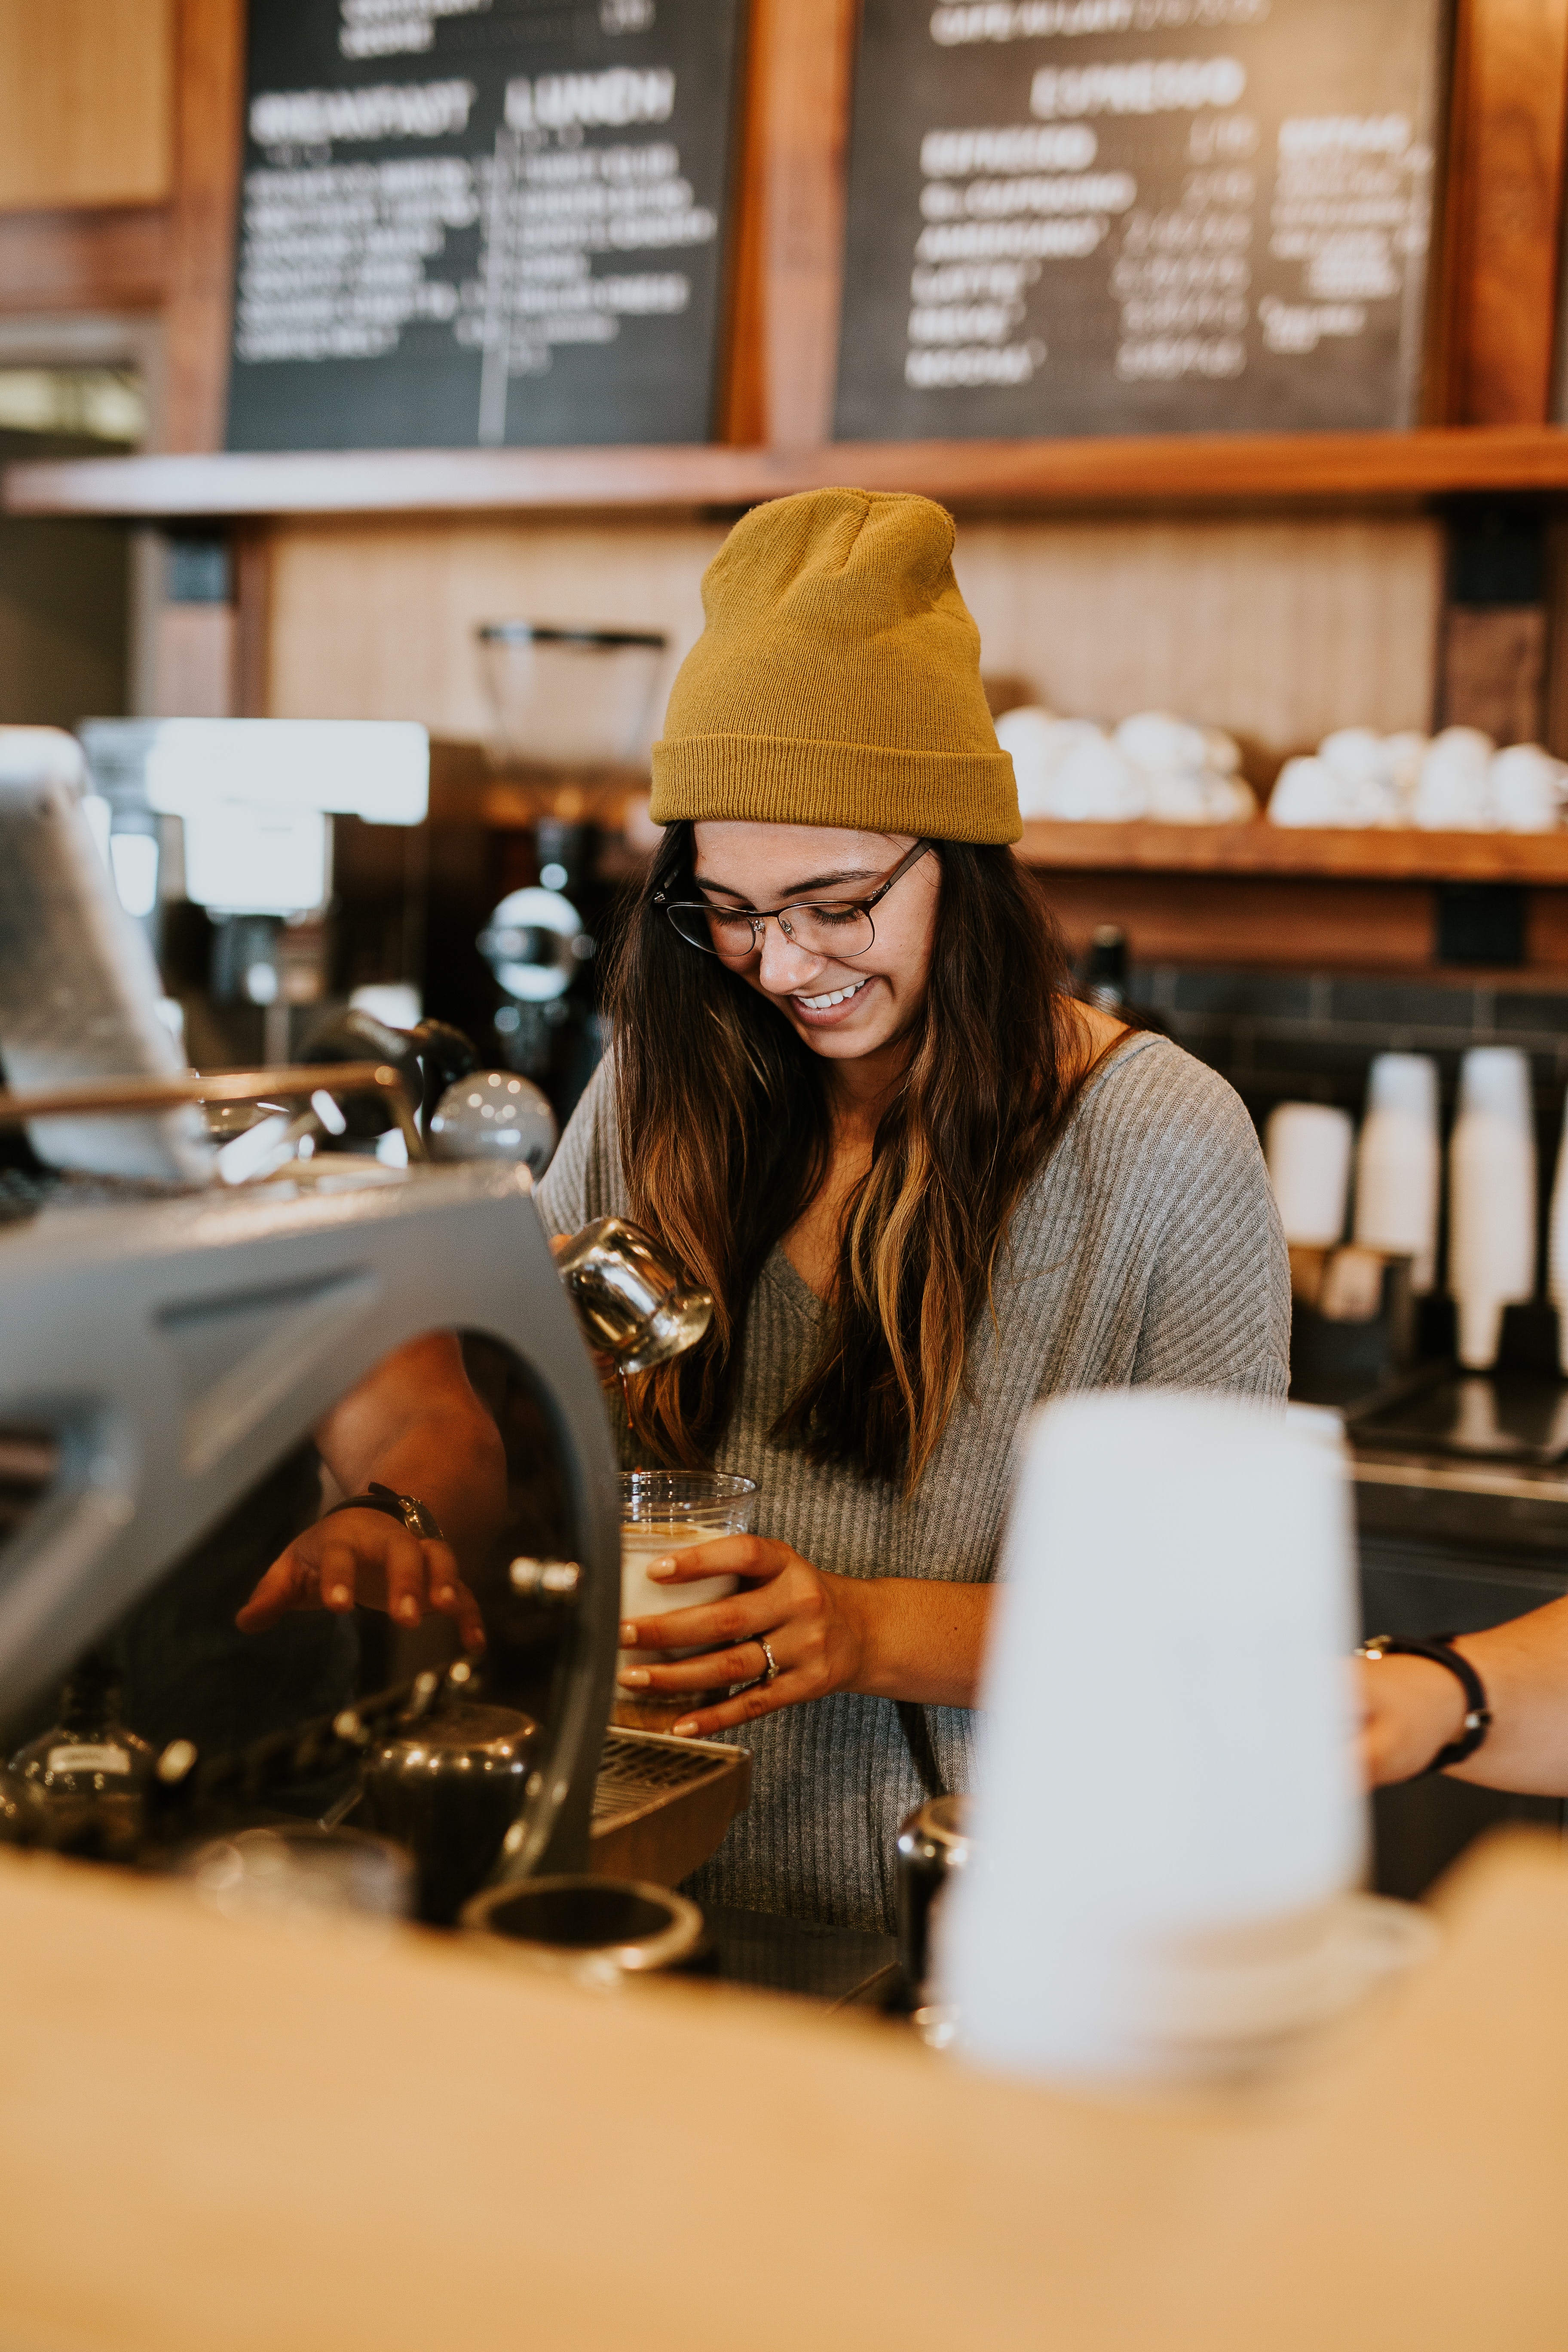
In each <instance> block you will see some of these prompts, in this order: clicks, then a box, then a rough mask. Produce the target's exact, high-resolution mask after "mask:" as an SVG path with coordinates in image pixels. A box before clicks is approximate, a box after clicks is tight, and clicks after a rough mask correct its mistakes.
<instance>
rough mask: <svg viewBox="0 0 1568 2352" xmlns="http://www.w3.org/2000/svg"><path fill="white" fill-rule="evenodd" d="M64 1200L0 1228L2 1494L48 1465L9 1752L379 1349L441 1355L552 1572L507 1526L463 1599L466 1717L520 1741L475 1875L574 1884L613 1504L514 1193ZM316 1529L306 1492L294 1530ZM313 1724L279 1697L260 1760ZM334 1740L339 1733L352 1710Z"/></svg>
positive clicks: (430, 1189)
mask: <svg viewBox="0 0 1568 2352" xmlns="http://www.w3.org/2000/svg"><path fill="white" fill-rule="evenodd" d="M77 1190H78V1192H82V1191H85V1192H86V1195H87V1197H86V1199H85V1201H82V1202H80V1203H79V1204H77V1203H76V1202H73V1197H72V1188H71V1187H70V1186H69V1184H66V1185H64V1186H63V1187H62V1188H61V1190H60V1192H58V1196H57V1197H56V1198H54V1199H53V1200H46V1202H45V1203H44V1205H42V1206H41V1207H38V1208H36V1209H35V1210H34V1211H33V1212H32V1213H29V1214H26V1215H23V1216H18V1217H16V1218H14V1219H12V1220H11V1221H9V1222H5V1223H0V1483H3V1482H4V1475H5V1474H4V1460H5V1446H4V1442H3V1441H4V1437H5V1436H7V1435H8V1436H9V1437H10V1439H11V1441H12V1452H13V1455H14V1456H15V1455H16V1446H17V1440H18V1438H20V1439H22V1440H26V1441H27V1443H28V1444H30V1445H31V1447H32V1457H31V1458H33V1459H35V1460H37V1461H38V1462H47V1472H46V1473H45V1474H44V1475H39V1476H38V1477H37V1480H36V1488H37V1491H36V1493H35V1494H34V1495H33V1496H31V1497H30V1498H29V1499H28V1500H27V1501H26V1505H25V1507H22V1508H20V1509H19V1510H18V1509H16V1508H15V1507H13V1508H12V1510H11V1511H10V1513H9V1517H10V1518H11V1521H12V1526H11V1529H10V1533H9V1538H8V1540H0V1726H3V1727H4V1729H5V1739H6V1743H7V1746H9V1745H10V1743H11V1741H12V1739H13V1738H14V1737H15V1735H16V1729H17V1727H18V1726H19V1725H23V1724H25V1723H26V1721H27V1720H28V1717H29V1714H30V1716H31V1719H32V1721H33V1723H34V1724H35V1725H36V1723H37V1721H38V1720H40V1719H42V1720H47V1719H48V1710H49V1708H50V1706H51V1705H52V1703H53V1698H54V1694H55V1692H56V1690H57V1689H58V1685H59V1683H60V1680H61V1677H62V1676H64V1675H67V1674H68V1672H69V1670H70V1669H71V1668H72V1666H73V1664H74V1663H75V1662H76V1661H78V1660H79V1658H80V1657H81V1656H82V1654H83V1653H84V1651H86V1650H88V1649H89V1648H90V1647H91V1645H93V1644H97V1643H103V1642H105V1641H107V1640H110V1639H112V1638H114V1637H115V1634H116V1629H117V1628H118V1629H123V1628H124V1626H125V1625H126V1624H127V1623H128V1622H130V1623H134V1622H138V1615H139V1612H141V1614H142V1616H145V1613H146V1612H147V1611H148V1610H149V1609H150V1608H155V1607H156V1606H157V1605H158V1600H159V1595H160V1593H161V1592H162V1591H165V1590H166V1589H168V1588H169V1587H170V1584H171V1571H172V1570H176V1564H178V1563H181V1562H182V1561H189V1560H190V1559H192V1558H193V1557H197V1558H199V1557H200V1556H201V1552H202V1547H203V1546H204V1545H206V1544H210V1542H211V1540H212V1538H213V1535H214V1530H215V1529H218V1528H225V1527H226V1528H229V1529H230V1530H231V1531H232V1530H234V1529H236V1528H237V1529H238V1530H239V1534H240V1536H241V1538H243V1536H244V1532H245V1528H246V1526H247V1517H254V1516H255V1515H256V1513H257V1512H258V1511H259V1506H258V1505H257V1506H255V1507H254V1509H253V1502H254V1498H255V1497H257V1496H258V1495H263V1494H265V1493H266V1492H267V1491H268V1480H269V1479H273V1478H275V1475H276V1474H277V1472H278V1470H279V1465H285V1464H287V1463H289V1461H290V1460H291V1459H297V1458H298V1457H299V1455H300V1451H301V1449H308V1448H309V1444H310V1433H311V1431H312V1429H313V1428H314V1427H315V1426H316V1425H317V1424H318V1423H320V1422H321V1419H322V1417H323V1416H324V1415H326V1414H328V1413H329V1412H331V1409H332V1407H333V1406H334V1405H335V1404H337V1403H338V1402H340V1401H341V1400H342V1398H343V1396H344V1395H345V1393H346V1392H347V1391H350V1390H352V1389H353V1388H354V1387H355V1385H356V1384H357V1383H358V1382H360V1381H362V1380H363V1379H364V1377H365V1376H366V1375H367V1374H369V1373H370V1372H371V1371H372V1370H373V1369H374V1367H375V1366H376V1365H377V1364H378V1363H379V1362H381V1360H383V1359H384V1358H385V1357H386V1356H387V1355H388V1354H389V1353H390V1352H391V1351H392V1350H394V1349H397V1348H399V1347H401V1346H403V1345H404V1344H405V1343H406V1342H408V1341H410V1340H412V1339H416V1338H418V1337H420V1336H422V1335H424V1334H426V1333H428V1332H431V1331H435V1330H452V1329H455V1330H457V1331H458V1333H459V1334H460V1335H462V1337H463V1339H464V1341H465V1349H466V1352H468V1353H469V1354H470V1357H471V1356H472V1354H473V1352H474V1351H476V1350H477V1352H478V1354H479V1358H480V1359H481V1360H484V1361H486V1362H489V1364H491V1365H492V1366H500V1367H501V1368H502V1374H503V1375H504V1379H503V1385H508V1386H509V1393H511V1394H513V1395H514V1396H516V1397H519V1398H521V1399H523V1400H525V1402H526V1411H525V1412H523V1413H522V1417H521V1423H519V1427H520V1429H521V1437H519V1438H518V1439H517V1440H516V1446H515V1449H514V1448H511V1447H509V1451H511V1450H520V1451H521V1456H522V1457H523V1458H521V1459H520V1460H518V1461H516V1462H509V1479H510V1478H511V1477H512V1475H513V1473H514V1472H515V1474H516V1479H517V1480H521V1486H522V1487H523V1488H526V1487H527V1486H528V1482H529V1480H530V1478H531V1476H534V1475H537V1474H539V1473H540V1472H544V1473H547V1475H548V1477H549V1479H550V1481H551V1483H552V1494H553V1496H554V1517H555V1523H556V1524H555V1528H554V1532H555V1535H556V1538H557V1543H558V1545H559V1549H560V1552H561V1555H562V1557H561V1559H560V1560H559V1562H558V1564H557V1565H556V1567H555V1568H554V1570H552V1572H549V1573H545V1572H543V1571H542V1570H541V1565H540V1562H539V1560H538V1559H536V1558H525V1557H520V1556H519V1546H520V1544H521V1545H523V1546H527V1545H528V1544H529V1543H530V1528H529V1527H528V1525H527V1524H526V1513H524V1515H523V1517H521V1518H518V1517H515V1516H514V1517H513V1519H512V1520H511V1521H510V1522H509V1525H508V1526H507V1528H505V1529H504V1530H502V1532H501V1535H500V1538H499V1539H498V1541H497V1543H496V1545H495V1546H494V1547H493V1548H492V1549H493V1557H492V1558H491V1559H489V1562H488V1563H487V1564H484V1565H482V1566H481V1567H480V1568H479V1570H478V1571H477V1572H476V1573H474V1574H471V1576H470V1582H471V1583H472V1584H473V1586H474V1590H475V1592H476V1597H477V1598H478V1600H479V1606H480V1610H481V1613H482V1615H483V1618H484V1621H485V1628H486V1635H487V1646H486V1649H485V1652H484V1654H483V1659H482V1664H481V1665H480V1668H479V1677H480V1681H481V1684H482V1696H483V1697H484V1698H485V1699H486V1700H487V1701H489V1702H490V1703H492V1704H493V1705H494V1706H501V1707H521V1708H524V1709H526V1710H527V1712H528V1714H529V1715H530V1716H531V1717H533V1718H534V1720H535V1722H536V1724H537V1726H538V1737H537V1740H536V1744H535V1746H534V1748H533V1750H532V1752H531V1767H532V1769H531V1770H530V1772H529V1774H528V1777H527V1782H526V1794H525V1796H524V1799H523V1801H522V1803H521V1807H520V1808H519V1809H518V1811H517V1812H516V1815H515V1818H514V1821H513V1824H512V1827H511V1831H510V1834H509V1835H508V1837H507V1838H506V1840H505V1850H504V1853H502V1854H501V1855H500V1858H499V1861H498V1863H497V1864H496V1865H495V1867H494V1869H493V1871H492V1872H491V1874H490V1875H492V1876H493V1877H500V1878H504V1877H510V1876H524V1875H530V1874H536V1873H538V1872H539V1871H541V1870H542V1869H549V1870H552V1871H560V1870H578V1869H581V1868H582V1867H583V1866H584V1860H585V1858H586V1853H587V1844H588V1828H589V1819H590V1811H591V1808H592V1805H593V1801H594V1789H595V1773H596V1771H597V1769H598V1767H599V1760H600V1756H601V1752H602V1749H603V1747H604V1740H605V1726H606V1722H607V1718H608V1714H609V1707H610V1700H611V1691H612V1682H613V1676H614V1670H615V1654H616V1625H617V1619H618V1603H619V1558H618V1536H617V1512H616V1481H615V1475H614V1463H613V1457H612V1451H611V1442H610V1436H609V1432H608V1428H607V1424H606V1419H605V1405H604V1399H603V1394H602V1391H601V1389H600V1386H599V1383H598V1381H597V1378H596V1376H595V1370H594V1368H593V1364H592V1362H591V1360H590V1358H589V1355H588V1353H587V1350H586V1349H585V1347H584V1342H583V1339H582V1337H581V1335H580V1332H579V1329H578V1327H577V1322H576V1320H575V1318H574V1311H573V1306H572V1302H571V1300H570V1298H569V1297H568V1294H567V1292H566V1290H565V1289H564V1288H563V1285H562V1282H561V1280H560V1279H559V1277H558V1276H557V1273H556V1270H555V1265H554V1262H553V1260H552V1255H551V1251H550V1248H549V1245H548V1243H547V1241H546V1238H545V1235H544V1234H543V1232H542V1228H541V1225H540V1221H539V1217H538V1214H537V1212H536V1210H535V1208H534V1204H533V1202H532V1200H531V1197H530V1192H531V1186H530V1180H529V1178H528V1176H527V1174H526V1172H525V1171H521V1170H517V1169H510V1168H505V1167H497V1166H493V1165H492V1166H485V1165H482V1164H468V1165H458V1166H445V1167H442V1166H430V1165H427V1164H426V1165H423V1166H414V1167H410V1168H409V1169H407V1170H405V1171H397V1170H389V1169H384V1168H382V1167H380V1166H378V1165H377V1164H375V1163H374V1162H369V1161H366V1160H355V1159H352V1158H341V1159H337V1160H326V1161H318V1162H317V1164H316V1169H315V1171H314V1172H313V1173H310V1174H307V1172H306V1171H296V1173H295V1174H293V1175H291V1176H289V1177H288V1178H285V1179H283V1180H279V1181H271V1182H263V1183H258V1184H252V1185H248V1186H243V1187H240V1188H238V1189H237V1190H234V1191H231V1192H225V1191H221V1190H216V1189H215V1190H211V1191H203V1192H195V1193H181V1194H171V1195H169V1196H166V1197H156V1198H142V1199H134V1198H133V1199H114V1200H109V1199H105V1198H104V1197H103V1196H104V1193H105V1191H106V1188H104V1187H101V1186H99V1187H96V1188H95V1187H91V1186H89V1187H85V1188H83V1187H79V1188H77ZM498 1377H501V1375H498ZM503 1419H504V1415H503ZM503 1434H504V1431H503ZM21 1450H22V1452H23V1453H24V1454H26V1450H27V1447H26V1444H23V1446H22V1449H21ZM535 1457H537V1458H535ZM310 1458H311V1457H309V1455H308V1454H307V1459H310ZM513 1491H515V1483H514V1485H513V1486H509V1493H510V1492H513ZM13 1503H15V1495H14V1494H13ZM319 1507H320V1494H319V1489H316V1490H313V1491H312V1492H311V1494H310V1496H309V1497H308V1505H307V1509H306V1512H305V1518H306V1522H307V1523H308V1522H309V1521H310V1519H312V1518H313V1517H315V1515H316V1511H317V1510H318V1509H319ZM259 1523H260V1522H259V1520H258V1524H259ZM273 1540H275V1538H273V1537H270V1536H268V1537H267V1538H266V1540H265V1541H264V1542H263V1545H262V1551H263V1552H265V1550H266V1549H268V1546H269V1544H270V1543H271V1542H272V1541H273ZM533 1548H534V1549H538V1547H537V1544H535V1545H534V1547H533ZM257 1557H258V1561H260V1562H261V1564H265V1562H264V1560H263V1559H262V1555H261V1553H258V1556H257ZM174 1581H175V1582H177V1573H176V1575H175V1577H174ZM372 1614H373V1612H368V1611H367V1612H355V1617H356V1619H358V1618H361V1617H363V1619H364V1620H365V1621H366V1627H365V1630H366V1633H367V1634H372V1633H374V1634H375V1635H377V1636H378V1637H379V1638H381V1639H382V1640H383V1642H385V1640H386V1638H387V1636H388V1621H387V1620H385V1619H384V1618H381V1619H380V1620H379V1623H378V1624H377V1625H375V1626H372V1625H371V1624H370V1622H369V1621H370V1619H371V1617H372ZM296 1622H298V1621H296ZM351 1622H352V1621H351ZM428 1622H429V1624H430V1627H431V1630H432V1631H436V1632H439V1631H442V1630H447V1631H449V1629H446V1628H444V1627H442V1628H437V1626H436V1625H435V1621H434V1620H431V1621H428ZM319 1623H320V1621H319V1620H318V1626H319ZM334 1630H336V1628H335V1626H334ZM391 1638H392V1639H394V1640H395V1639H396V1638H398V1637H396V1636H392V1637H391ZM236 1642H238V1637H236ZM222 1646H223V1645H222V1641H221V1639H220V1640H219V1642H218V1644H217V1647H218V1649H219V1650H221V1649H222ZM245 1663H247V1664H248V1661H245ZM183 1671H185V1673H186V1679H185V1683H184V1689H185V1691H186V1692H187V1693H188V1700H189V1704H190V1706H191V1707H192V1708H193V1709H195V1708H197V1707H198V1705H200V1706H207V1708H208V1712H209V1714H210V1712H211V1706H210V1702H211V1699H212V1696H213V1686H214V1683H215V1678H216V1680H219V1681H221V1675H222V1672H223V1666H222V1662H221V1658H218V1657H216V1653H215V1652H214V1650H213V1647H212V1643H211V1642H210V1641H209V1642H208V1646H207V1648H206V1649H205V1650H203V1649H201V1648H200V1647H199V1646H198V1647H197V1648H195V1649H193V1650H191V1652H190V1655H189V1660H188V1671H187V1670H183ZM461 1672H462V1668H461V1666H460V1665H459V1667H458V1673H459V1675H460V1674H461ZM438 1679H439V1677H438V1675H431V1674H428V1673H426V1675H424V1676H423V1677H422V1678H420V1677H416V1681H421V1684H422V1686H423V1687H426V1688H428V1687H431V1686H433V1685H435V1683H436V1682H437V1680H438ZM181 1704H182V1701H181V1698H180V1696H179V1693H178V1692H176V1695H175V1697H174V1700H173V1702H172V1705H173V1706H174V1715H173V1717H172V1718H171V1719H170V1720H169V1721H167V1722H165V1723H164V1724H163V1727H162V1734H161V1735H160V1736H162V1735H163V1734H167V1732H168V1731H169V1730H170V1729H171V1728H173V1729H174V1731H176V1732H178V1731H179V1729H180V1716H179V1707H180V1705H181ZM310 1711H311V1710H310V1704H309V1703H308V1698H307V1697H306V1696H305V1695H304V1694H303V1693H300V1694H295V1693H293V1692H291V1691H290V1690H289V1688H288V1687H287V1683H286V1677H280V1678H279V1688H278V1692H277V1697H276V1708H275V1712H276V1718H277V1720H276V1723H275V1724H274V1725H272V1726H270V1728H271V1729H273V1731H274V1732H275V1734H276V1737H275V1738H273V1740H272V1743H271V1745H272V1748H273V1749H275V1750H276V1749H277V1748H279V1743H280V1742H282V1743H284V1744H286V1743H287V1740H288V1738H289V1736H290V1734H291V1732H292V1731H295V1730H297V1729H298V1728H299V1727H300V1725H301V1724H303V1723H304V1722H305V1720H306V1718H307V1717H309V1716H310ZM128 1713H129V1710H128ZM336 1719H337V1721H338V1722H339V1725H340V1727H345V1726H346V1727H352V1722H353V1708H352V1705H351V1706H350V1708H349V1711H348V1714H347V1715H346V1716H345V1715H343V1714H342V1711H340V1713H339V1716H338V1717H337V1718H336ZM132 1728H133V1729H134V1728H135V1725H134V1723H133V1722H132ZM206 1744H207V1746H208V1747H209V1748H210V1747H211V1745H212V1740H211V1738H210V1737H209V1738H208V1740H207V1743H206ZM219 1744H220V1745H222V1744H223V1743H222V1741H221V1740H220V1742H219ZM328 1744H329V1746H330V1745H331V1742H330V1741H329V1743H328ZM174 1745H175V1746H176V1747H178V1748H182V1749H188V1748H191V1747H192V1745H193V1743H191V1742H190V1741H187V1740H176V1742H175V1743H174ZM170 1753H171V1750H170V1748H169V1747H168V1746H167V1744H165V1745H164V1747H163V1759H164V1762H163V1765H161V1766H160V1769H161V1770H163V1769H164V1766H165V1765H166V1764H167V1761H168V1758H169V1755H170ZM230 1785H231V1787H233V1786H236V1785H237V1784H236V1783H235V1781H234V1776H233V1775H232V1774H231V1775H230ZM257 1787H259V1783H258V1784H257ZM256 1793H257V1789H256V1788H252V1790H250V1794H251V1796H252V1797H254V1796H255V1794H256ZM285 1801H287V1799H285ZM297 1810H300V1811H315V1810H316V1807H315V1806H314V1804H311V1805H310V1806H300V1807H299V1808H297ZM194 1826H195V1825H194Z"/></svg>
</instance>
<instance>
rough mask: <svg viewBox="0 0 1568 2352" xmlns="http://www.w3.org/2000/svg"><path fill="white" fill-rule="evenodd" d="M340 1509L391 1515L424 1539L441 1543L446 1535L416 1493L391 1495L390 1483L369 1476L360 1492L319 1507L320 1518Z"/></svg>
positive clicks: (390, 1516)
mask: <svg viewBox="0 0 1568 2352" xmlns="http://www.w3.org/2000/svg"><path fill="white" fill-rule="evenodd" d="M340 1511H379V1512H380V1513H381V1515H382V1517H383V1518H386V1519H395V1520H396V1521H397V1523H398V1525H399V1526H400V1527H405V1528H407V1530H408V1532H409V1534H410V1535H411V1536H418V1537H419V1538H421V1540H422V1541H424V1542H426V1543H445V1542H446V1540H447V1538H446V1537H445V1536H444V1535H443V1534H442V1533H441V1529H440V1528H439V1526H438V1525H437V1518H436V1514H435V1512H434V1511H433V1510H431V1508H430V1507H429V1506H428V1504H426V1503H422V1502H421V1501H420V1499H419V1497H418V1496H417V1495H395V1494H394V1493H393V1491H392V1489H391V1487H390V1486H377V1484H376V1482H375V1480H374V1478H373V1479H372V1481H371V1483H370V1485H369V1486H367V1487H366V1488H365V1491H364V1493H363V1495H347V1496H344V1498H343V1500H342V1502H341V1503H334V1504H333V1505H332V1507H331V1510H330V1511H323V1512H322V1513H321V1517H323V1518H324V1519H331V1518H335V1517H337V1515H338V1513H339V1512H340Z"/></svg>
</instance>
